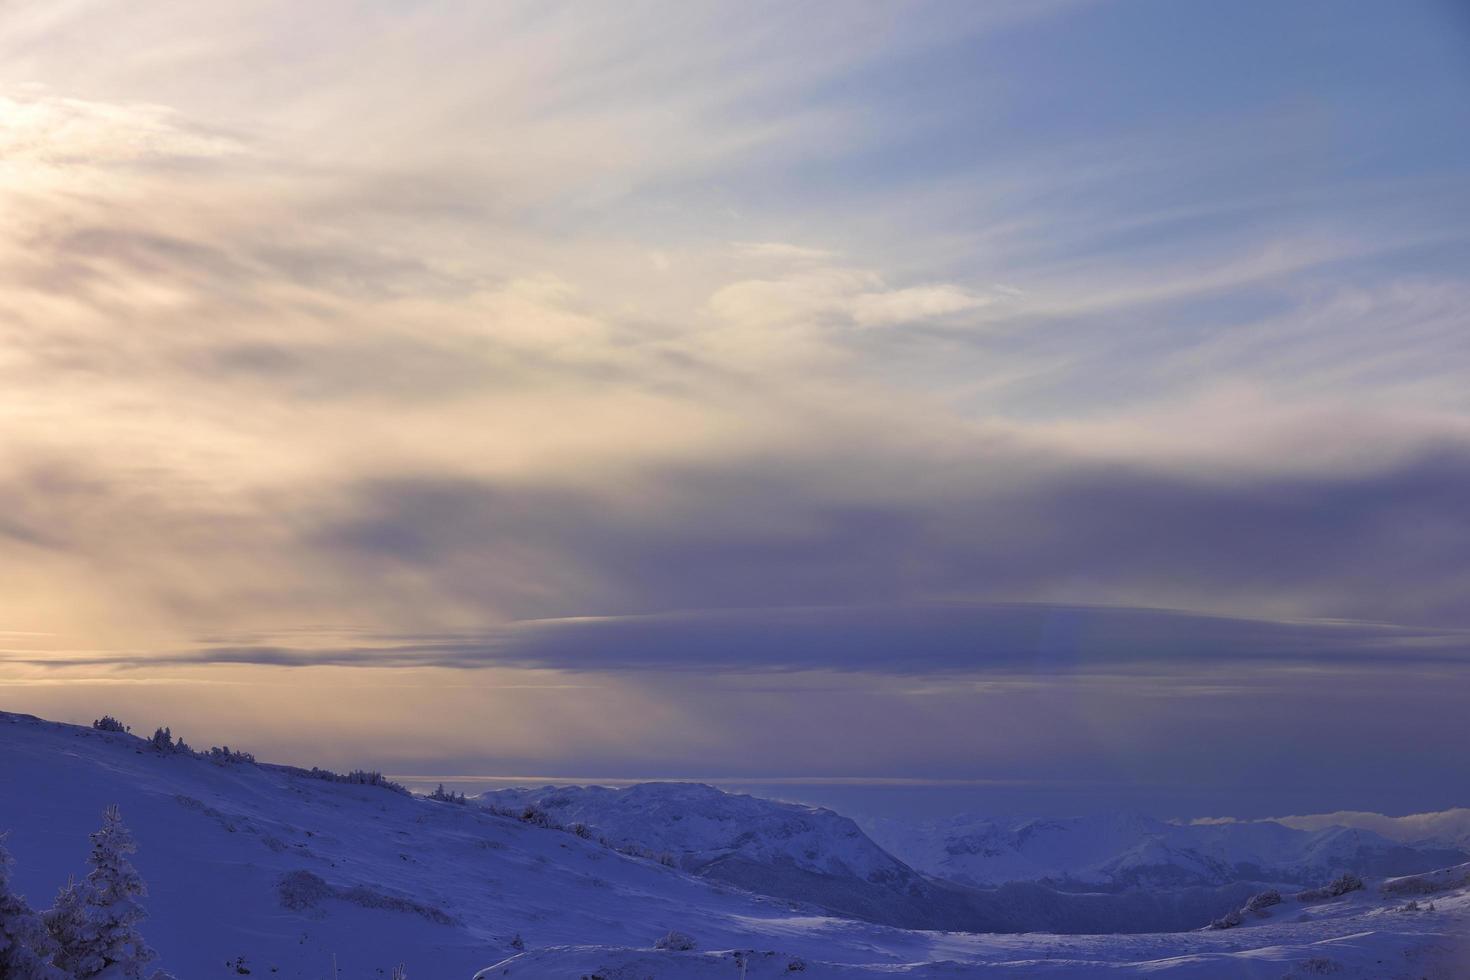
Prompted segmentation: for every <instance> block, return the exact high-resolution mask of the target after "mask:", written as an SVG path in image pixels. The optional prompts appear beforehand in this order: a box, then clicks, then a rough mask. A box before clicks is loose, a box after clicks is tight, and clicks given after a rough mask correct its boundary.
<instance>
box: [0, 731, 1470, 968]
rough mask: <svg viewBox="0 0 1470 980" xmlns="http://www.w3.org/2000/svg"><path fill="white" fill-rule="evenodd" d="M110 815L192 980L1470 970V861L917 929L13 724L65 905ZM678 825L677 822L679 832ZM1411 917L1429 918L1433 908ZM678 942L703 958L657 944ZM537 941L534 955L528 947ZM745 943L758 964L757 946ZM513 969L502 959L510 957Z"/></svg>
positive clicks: (473, 811)
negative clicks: (1152, 924)
mask: <svg viewBox="0 0 1470 980" xmlns="http://www.w3.org/2000/svg"><path fill="white" fill-rule="evenodd" d="M109 803H117V804H119V805H120V806H121V809H122V814H123V818H124V820H125V821H126V822H127V824H128V825H129V826H130V827H131V828H132V830H133V832H134V834H135V836H136V837H137V839H138V842H139V844H140V850H139V853H138V854H137V855H136V856H135V863H136V865H137V867H138V869H139V870H140V871H141V872H142V874H143V875H144V877H145V878H146V879H147V880H148V882H149V885H150V887H151V894H150V896H149V897H148V898H147V899H145V903H146V905H147V908H148V910H149V912H150V913H151V917H150V919H149V920H148V921H147V922H145V923H144V924H143V929H144V932H145V934H146V936H147V937H148V939H149V940H150V942H151V943H152V944H153V945H154V946H155V947H156V948H157V950H158V951H159V953H160V957H161V959H160V965H162V966H164V967H166V968H168V969H169V970H171V971H172V972H173V973H174V974H176V975H177V976H178V977H179V978H180V980H202V978H208V977H226V976H233V977H238V976H241V975H243V974H241V973H240V972H239V970H240V969H241V968H242V967H243V968H244V969H248V970H250V971H251V972H252V973H255V974H263V975H269V976H273V977H282V978H290V977H300V978H313V980H320V978H322V977H324V976H328V975H329V974H330V970H331V967H332V962H333V958H334V957H335V959H336V964H337V969H338V973H339V976H340V977H341V978H343V980H349V978H378V977H383V976H386V974H387V972H388V970H389V969H390V968H391V967H392V966H393V965H394V964H396V963H399V962H403V963H405V964H406V965H407V967H408V973H409V977H410V978H415V980H419V978H429V980H438V978H453V977H464V978H468V977H470V976H471V975H473V974H474V973H475V972H476V971H477V970H480V969H481V968H486V967H489V969H488V971H487V973H486V975H487V976H495V975H507V976H520V977H561V976H568V977H581V976H584V975H585V976H592V975H601V976H603V977H606V978H608V980H611V978H614V977H627V978H632V977H704V976H710V977H720V976H725V977H731V978H735V977H740V976H742V975H744V976H748V977H760V976H793V975H800V976H812V977H834V976H868V975H873V976H877V975H894V976H914V977H927V976H935V977H938V976H944V977H954V976H988V975H1007V976H1029V975H1041V974H1045V975H1062V976H1096V975H1109V974H1117V975H1130V974H1141V973H1147V974H1152V973H1156V972H1157V973H1168V974H1170V975H1176V976H1201V977H1242V976H1244V977H1252V976H1262V977H1271V978H1273V980H1274V978H1278V977H1282V976H1310V975H1315V974H1320V973H1324V972H1332V973H1335V975H1338V976H1343V977H1399V976H1402V977H1431V978H1437V977H1444V978H1449V977H1461V976H1465V975H1467V970H1470V950H1467V947H1466V944H1465V937H1466V935H1467V934H1470V874H1467V872H1470V868H1462V869H1458V870H1454V871H1448V872H1445V873H1443V874H1441V875H1440V876H1438V877H1437V878H1430V877H1425V878H1421V879H1416V880H1414V881H1410V882H1407V883H1406V882H1399V883H1391V884H1389V885H1388V886H1387V890H1385V887H1384V885H1383V883H1382V882H1379V881H1370V882H1369V887H1368V888H1367V889H1365V890H1362V891H1358V892H1352V893H1349V894H1347V895H1344V896H1341V897H1339V898H1334V899H1329V900H1323V901H1317V902H1297V901H1295V900H1293V899H1291V898H1288V899H1287V901H1286V902H1284V903H1283V904H1282V905H1280V906H1275V907H1273V908H1272V909H1269V910H1267V911H1268V912H1269V913H1270V914H1268V915H1266V916H1264V917H1260V918H1257V917H1256V916H1255V915H1254V913H1252V914H1250V915H1248V916H1246V917H1245V918H1244V920H1243V921H1242V924H1241V925H1239V926H1238V927H1236V928H1232V929H1226V930H1210V931H1194V932H1184V933H1172V934H1153V935H1129V936H1056V935H1046V934H1027V935H975V934H964V933H945V932H933V931H916V930H904V929H898V928H893V927H888V926H881V925H874V924H871V923H866V922H861V921H856V920H853V919H848V918H840V917H836V916H832V915H829V914H823V913H821V912H820V911H818V910H816V909H815V908H811V907H800V906H793V904H792V903H791V902H789V901H778V900H774V899H770V898H765V897H761V896H758V895H754V894H751V893H749V892H747V891H743V890H740V889H736V888H733V887H731V886H729V885H726V884H723V883H721V882H717V881H711V880H708V879H706V878H700V877H697V876H694V875H691V874H689V873H686V872H685V871H682V870H680V869H676V868H670V867H666V866H664V865H663V864H661V863H659V862H658V861H657V860H649V859H643V858H636V857H630V856H627V855H624V854H621V853H618V852H617V851H615V850H613V849H611V848H610V847H607V846H604V845H602V844H600V843H598V842H597V841H595V840H588V839H584V838H582V837H579V836H577V835H575V834H572V833H567V832H563V831H558V830H551V829H545V828H542V827H538V826H535V825H533V824H530V823H526V822H523V821H521V820H518V819H515V818H513V817H506V816H500V815H497V814H494V813H490V812H488V811H485V810H483V809H480V808H478V807H475V806H472V805H460V804H454V803H445V802H436V801H431V800H425V799H422V798H413V797H410V796H406V795H403V794H400V793H396V792H393V791H391V790H389V789H385V788H381V787H372V786H361V785H349V784H342V783H333V782H327V781H323V780H321V779H316V778H312V777H311V776H310V775H309V774H304V773H301V772H300V771H291V770H287V769H284V768H276V767H269V766H257V765H251V764H248V763H226V764H220V763H216V762H211V761H208V760H205V759H199V758H194V757H191V756H183V755H177V754H174V755H169V754H161V753H158V752H155V751H153V750H151V749H149V748H147V747H146V745H145V743H143V742H142V740H140V739H136V738H133V737H131V736H128V735H123V734H113V733H105V732H98V731H94V730H92V729H89V728H79V727H76V726H69V725H60V724H55V723H50V722H44V721H40V720H38V719H33V718H28V717H25V716H19V715H5V714H0V831H5V830H8V831H9V832H10V836H9V839H8V841H7V844H8V846H9V848H10V850H11V852H12V853H13V854H14V856H15V858H16V861H17V863H16V866H15V868H14V871H15V875H14V883H15V885H16V886H17V887H18V889H19V890H21V891H22V892H24V893H25V894H27V895H28V897H29V898H30V899H31V901H32V902H33V904H36V905H42V906H44V905H46V904H49V901H50V898H51V896H52V895H53V894H54V892H55V890H56V889H57V888H58V887H59V886H60V885H61V884H63V883H64V882H65V881H66V878H67V876H68V875H73V874H77V873H79V872H80V871H81V870H82V869H83V861H84V858H85V855H86V852H87V834H88V833H89V832H90V831H92V830H94V829H95V828H96V826H97V824H98V823H99V821H100V816H101V812H102V809H103V807H104V806H105V805H107V804H109ZM674 822H676V823H677V822H678V821H674ZM1411 903H1414V904H1413V905H1411ZM670 930H678V931H679V932H682V933H685V934H688V935H689V936H691V937H693V939H694V940H695V943H696V948H695V949H693V950H688V951H672V950H658V951H655V950H654V949H653V948H652V947H653V945H654V942H655V940H656V939H657V938H658V937H660V936H662V935H664V934H666V933H668V932H669V931H670ZM518 935H519V937H521V940H522V943H523V945H524V947H525V949H524V951H520V950H518V949H517V947H516V946H515V945H514V940H515V937H516V936H518ZM746 951H754V952H751V953H747V952H746ZM492 964H493V966H491V965H492Z"/></svg>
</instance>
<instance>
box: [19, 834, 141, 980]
mask: <svg viewBox="0 0 1470 980" xmlns="http://www.w3.org/2000/svg"><path fill="white" fill-rule="evenodd" d="M137 849H138V845H137V844H136V843H134V842H133V835H132V834H131V833H129V832H128V829H127V827H125V826H123V822H122V814H121V813H120V812H119V811H118V808H117V806H116V805H113V806H109V807H108V808H107V809H106V810H104V811H103V813H102V829H101V830H99V831H97V832H96V833H94V834H92V853H91V854H90V855H89V856H88V858H87V863H88V864H90V865H91V866H92V870H91V871H90V872H88V874H87V877H86V879H85V880H84V881H81V882H71V883H70V884H68V885H67V887H66V888H63V889H62V891H61V894H60V895H58V896H57V900H56V907H55V908H53V909H52V910H51V911H50V912H48V913H47V914H46V925H47V928H48V929H49V930H50V933H51V936H52V938H53V939H55V940H56V942H57V944H58V945H59V946H60V950H59V951H58V952H57V954H56V960H55V962H56V965H57V966H59V967H61V968H62V969H63V970H66V971H67V972H69V973H70V974H71V975H72V976H74V977H76V978H77V980H89V978H91V977H106V978H107V980H143V977H144V976H145V974H144V970H145V969H146V967H147V966H148V964H149V963H150V962H152V961H153V960H154V959H155V958H156V956H157V954H155V953H154V952H153V950H152V949H151V948H149V946H148V944H147V943H146V942H144V940H143V937H142V935H141V934H140V933H139V932H138V923H140V922H142V921H143V919H145V918H146V917H147V913H146V912H144V911H143V906H142V905H140V904H138V899H139V898H141V897H142V896H144V895H146V894H147V893H148V888H147V886H146V885H145V884H144V883H143V878H142V876H140V875H139V874H138V871H137V869H136V868H134V867H133V865H132V862H131V861H129V860H128V855H129V854H132V853H133V852H134V851H136V850H137ZM152 976H153V977H154V978H158V977H160V976H161V975H160V974H157V973H155V974H153V975H152Z"/></svg>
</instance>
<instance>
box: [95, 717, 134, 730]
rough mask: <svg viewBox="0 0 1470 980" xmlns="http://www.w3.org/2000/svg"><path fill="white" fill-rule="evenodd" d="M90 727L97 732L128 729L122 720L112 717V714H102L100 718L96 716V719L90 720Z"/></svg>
mask: <svg viewBox="0 0 1470 980" xmlns="http://www.w3.org/2000/svg"><path fill="white" fill-rule="evenodd" d="M92 727H93V728H95V729H97V730H98V731H99V732H126V731H128V726H127V725H124V724H123V723H122V722H120V721H118V720H117V719H116V718H114V717H112V715H103V716H102V717H101V718H98V719H97V720H96V721H94V722H92Z"/></svg>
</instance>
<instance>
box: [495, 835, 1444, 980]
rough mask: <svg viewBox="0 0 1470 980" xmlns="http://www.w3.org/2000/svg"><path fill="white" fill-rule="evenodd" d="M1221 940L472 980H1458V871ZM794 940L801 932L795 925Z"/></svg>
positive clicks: (1092, 940) (1284, 906) (598, 968)
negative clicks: (1158, 979) (1327, 979)
mask: <svg viewBox="0 0 1470 980" xmlns="http://www.w3.org/2000/svg"><path fill="white" fill-rule="evenodd" d="M1251 905H1252V907H1250V908H1247V909H1243V910H1242V914H1241V915H1239V916H1238V920H1239V921H1238V922H1236V921H1235V918H1232V919H1231V922H1232V925H1231V926H1230V927H1228V928H1223V929H1205V930H1200V931H1196V932H1190V933H1172V934H1156V935H1146V936H1046V935H1025V936H986V935H967V934H953V933H941V934H936V933H930V934H923V935H924V940H925V943H926V945H925V948H924V950H923V953H924V955H923V957H922V958H917V959H914V960H911V961H909V962H906V963H901V964H889V963H882V964H876V963H875V964H852V963H830V962H823V961H820V960H813V959H806V958H803V957H800V956H798V955H794V954H792V953H789V952H784V951H782V950H780V949H761V948H755V949H738V950H718V949H717V950H713V951H710V952H702V951H700V950H699V949H694V950H688V951H683V952H677V951H671V950H647V949H609V948H607V947H591V946H569V947H553V948H548V949H539V950H532V951H527V952H525V953H521V954H518V955H516V956H514V957H511V958H508V959H506V960H504V961H502V962H500V963H497V964H495V965H493V966H491V967H488V968H487V969H485V970H483V971H482V972H481V973H480V974H478V975H477V977H478V978H479V980H492V978H496V977H511V978H517V977H523V978H524V977H577V976H580V977H604V978H613V977H630V978H631V977H639V978H661V980H704V978H710V980H716V978H722V977H737V976H738V977H744V978H747V980H761V978H767V980H770V978H777V977H781V978H791V977H795V976H799V977H802V978H810V980H827V978H835V977H874V978H878V977H905V978H911V980H921V978H922V980H929V978H941V977H944V978H951V977H974V978H981V977H1037V976H1040V977H1057V978H1087V977H1133V976H1150V977H1152V976H1162V977H1168V978H1179V980H1185V978H1196V980H1235V978H1247V980H1249V978H1263V980H1264V978H1270V980H1307V978H1310V977H1321V976H1332V977H1336V978H1338V980H1450V978H1463V977H1466V976H1470V864H1467V865H1461V866H1459V867H1456V868H1449V869H1444V870H1441V871H1439V872H1435V873H1429V874H1424V875H1416V876H1411V877H1401V878H1397V879H1390V880H1387V881H1379V882H1372V883H1369V884H1368V886H1367V887H1366V888H1362V889H1358V890H1353V891H1348V892H1345V893H1343V894H1339V895H1333V896H1327V897H1313V896H1312V895H1311V894H1310V893H1304V894H1290V893H1288V894H1285V895H1281V896H1279V898H1277V897H1276V896H1272V897H1271V898H1268V899H1265V900H1262V899H1260V898H1258V899H1257V900H1256V901H1254V902H1252V903H1251ZM791 928H792V929H793V930H794V931H800V930H804V926H803V925H802V924H801V923H799V922H794V923H792V924H791Z"/></svg>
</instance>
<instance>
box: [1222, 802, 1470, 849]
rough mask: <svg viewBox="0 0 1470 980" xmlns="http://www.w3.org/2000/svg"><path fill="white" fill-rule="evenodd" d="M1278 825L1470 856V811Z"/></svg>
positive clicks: (1320, 816) (1352, 814) (1346, 815)
mask: <svg viewBox="0 0 1470 980" xmlns="http://www.w3.org/2000/svg"><path fill="white" fill-rule="evenodd" d="M1200 822H1201V823H1207V822H1208V823H1230V824H1236V823H1241V822H1242V821H1239V820H1230V819H1224V820H1217V821H1200ZM1275 822H1276V823H1280V824H1285V825H1286V826H1288V827H1296V828H1297V829H1299V830H1321V829H1323V828H1326V827H1356V828H1358V829H1360V830H1371V831H1373V832H1374V833H1375V834H1378V835H1380V836H1382V837H1387V838H1388V839H1389V840H1395V841H1398V842H1399V843H1401V844H1413V845H1418V846H1437V847H1452V848H1457V849H1459V850H1461V851H1467V852H1470V807H1455V808H1453V809H1449V810H1440V811H1438V812H1435V813H1410V814H1408V815H1406V816H1402V817H1390V816H1386V815H1384V814H1382V813H1367V812H1364V811H1362V810H1339V811H1338V812H1336V813H1314V814H1308V815H1305V816H1294V817H1276V818H1275Z"/></svg>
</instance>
